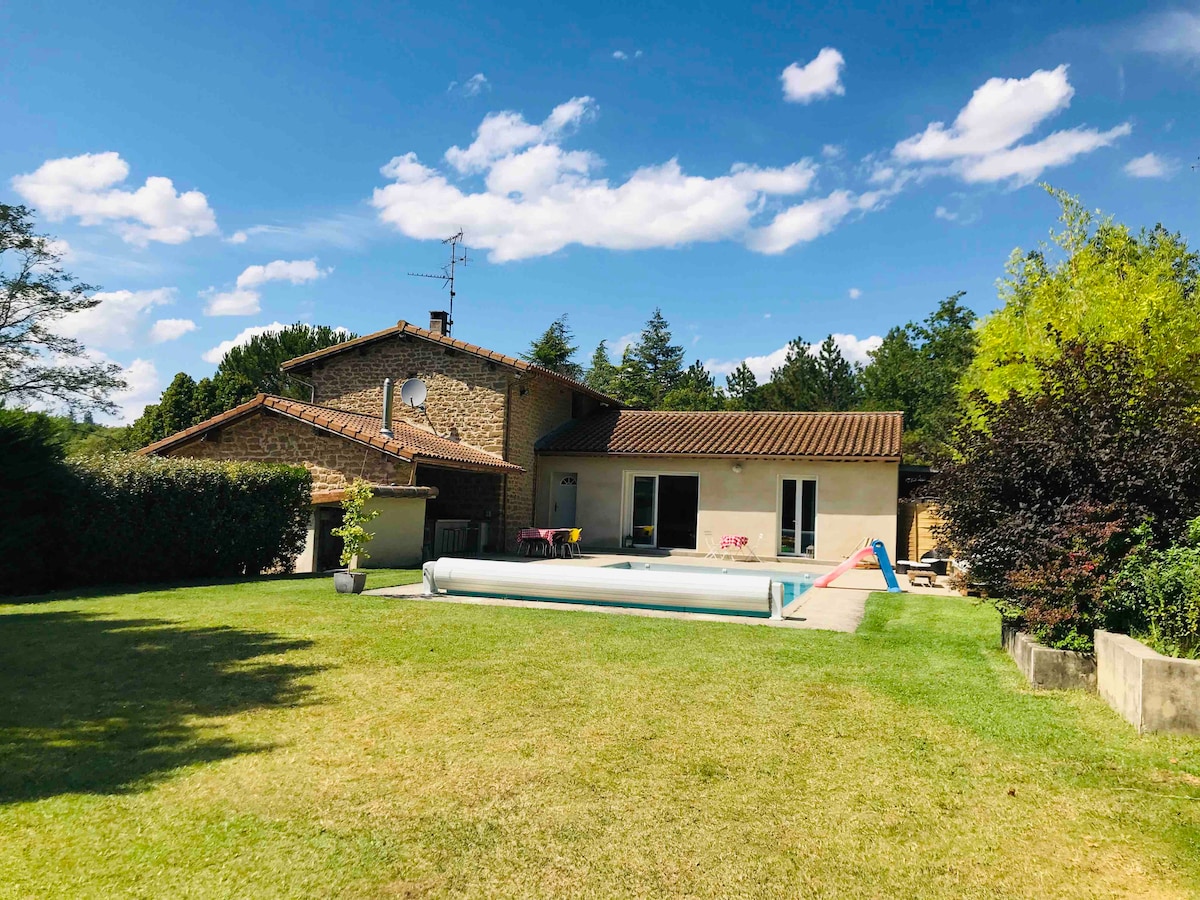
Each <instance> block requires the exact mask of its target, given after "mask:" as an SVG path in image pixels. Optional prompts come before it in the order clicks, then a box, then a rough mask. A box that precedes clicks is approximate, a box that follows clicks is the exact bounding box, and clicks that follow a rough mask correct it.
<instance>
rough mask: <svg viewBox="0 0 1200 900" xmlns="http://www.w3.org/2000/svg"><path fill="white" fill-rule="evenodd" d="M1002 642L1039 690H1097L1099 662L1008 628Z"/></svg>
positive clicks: (1002, 631)
mask: <svg viewBox="0 0 1200 900" xmlns="http://www.w3.org/2000/svg"><path fill="white" fill-rule="evenodd" d="M1000 642H1001V643H1002V644H1003V645H1004V649H1005V650H1007V651H1008V655H1009V656H1011V657H1012V658H1013V661H1014V662H1016V664H1017V668H1018V669H1020V670H1021V674H1022V675H1024V676H1025V678H1026V680H1027V681H1028V682H1029V683H1030V684H1031V685H1033V686H1034V687H1035V688H1042V689H1045V690H1054V691H1066V690H1080V691H1094V690H1096V661H1095V660H1094V659H1092V657H1090V656H1088V655H1086V654H1084V653H1076V652H1075V651H1074V650H1051V649H1050V648H1049V647H1043V646H1042V645H1041V644H1039V643H1038V642H1037V641H1035V640H1034V639H1033V638H1031V637H1030V636H1029V635H1027V634H1026V633H1025V632H1023V631H1018V630H1017V629H1016V628H1014V627H1012V626H1011V625H1005V626H1003V628H1002V629H1001V632H1000Z"/></svg>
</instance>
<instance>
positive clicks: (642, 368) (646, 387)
mask: <svg viewBox="0 0 1200 900" xmlns="http://www.w3.org/2000/svg"><path fill="white" fill-rule="evenodd" d="M614 386H615V388H616V391H615V393H614V394H613V396H615V397H616V398H617V399H618V400H620V401H621V402H622V403H625V404H627V405H629V406H632V407H633V408H634V409H653V408H655V406H656V403H657V397H656V395H655V391H654V384H653V382H651V380H650V376H649V373H648V372H647V371H646V364H645V363H644V362H642V358H641V357H640V356H639V355H638V353H637V351H636V350H635V349H634V347H633V345H632V344H631V345H630V346H628V347H626V348H625V352H624V353H622V354H621V365H620V366H619V367H618V369H617V377H616V381H615V383H614Z"/></svg>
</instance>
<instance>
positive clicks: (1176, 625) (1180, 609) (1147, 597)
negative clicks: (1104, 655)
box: [1111, 518, 1200, 658]
mask: <svg viewBox="0 0 1200 900" xmlns="http://www.w3.org/2000/svg"><path fill="white" fill-rule="evenodd" d="M1137 537H1138V539H1139V542H1138V544H1137V546H1136V547H1135V549H1134V550H1133V552H1132V553H1130V554H1129V556H1128V557H1127V558H1126V560H1125V564H1124V565H1123V566H1122V568H1121V571H1120V573H1118V575H1117V577H1116V579H1114V586H1113V589H1112V592H1111V593H1112V606H1113V608H1114V609H1116V610H1121V611H1123V612H1125V614H1126V616H1127V618H1128V623H1127V624H1128V625H1129V628H1128V630H1129V632H1130V633H1131V634H1134V635H1137V636H1139V637H1144V639H1145V640H1146V642H1147V643H1148V644H1150V646H1152V647H1153V648H1154V649H1156V650H1158V651H1159V652H1160V653H1165V654H1167V655H1168V656H1183V657H1188V658H1196V657H1198V656H1200V518H1197V519H1193V520H1192V521H1191V522H1189V523H1188V527H1187V531H1186V534H1185V536H1184V538H1183V540H1182V542H1181V543H1180V544H1178V545H1176V546H1173V547H1168V548H1166V549H1165V550H1154V549H1151V547H1150V541H1151V536H1150V534H1149V529H1148V528H1147V527H1145V526H1143V527H1141V528H1139V529H1138V530H1137Z"/></svg>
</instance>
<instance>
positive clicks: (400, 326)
mask: <svg viewBox="0 0 1200 900" xmlns="http://www.w3.org/2000/svg"><path fill="white" fill-rule="evenodd" d="M402 335H411V336H412V337H416V338H420V339H422V340H426V341H432V342H433V343H435V344H441V345H443V346H445V347H449V348H452V349H454V350H459V351H461V352H463V353H469V354H471V355H472V356H478V357H479V358H480V359H486V360H488V361H489V362H496V363H499V364H501V365H503V366H507V367H509V368H510V369H516V370H517V371H518V372H528V373H530V374H535V375H541V376H542V377H544V378H549V379H550V380H551V381H557V382H559V383H561V384H565V385H566V386H567V387H569V388H571V390H573V391H578V392H579V393H581V394H586V395H587V396H589V397H594V398H595V399H597V400H599V401H600V402H602V403H608V404H610V405H612V406H622V405H623V404H622V403H621V401H619V400H615V399H613V398H612V397H609V396H608V395H607V394H602V393H600V392H599V391H597V390H594V389H592V388H590V387H588V386H587V385H586V384H584V383H583V382H582V381H577V380H576V379H574V378H571V377H569V376H567V375H562V374H560V373H558V372H555V371H553V370H551V369H547V368H546V367H545V366H539V365H537V364H536V363H531V362H527V361H525V360H523V359H517V358H515V357H512V356H505V355H504V354H503V353H497V352H496V351H495V350H488V349H487V348H485V347H480V346H478V345H476V344H468V343H467V342H466V341H460V340H459V339H458V338H454V337H450V336H449V335H445V334H435V333H434V332H432V331H429V330H427V329H425V328H419V327H418V326H416V325H412V324H410V323H408V322H405V321H404V320H403V319H401V320H400V321H399V322H397V323H396V324H395V326H393V327H392V328H385V329H383V330H382V331H376V332H373V333H371V334H364V335H363V336H362V337H357V338H354V339H353V340H350V341H343V342H342V343H340V344H334V345H333V346H332V347H326V348H325V349H324V350H315V351H313V352H312V353H306V354H304V356H297V357H296V358H295V359H289V360H288V361H287V362H285V363H284V364H283V365H282V367H281V368H282V369H283V371H285V372H289V371H292V370H296V369H304V368H307V367H308V366H310V365H312V364H313V363H315V362H319V361H320V360H323V359H325V358H327V357H330V356H336V355H338V354H339V353H345V352H346V351H347V350H353V349H355V348H356V347H364V346H366V345H367V344H373V343H375V342H376V341H382V340H386V339H387V338H390V337H400V336H402Z"/></svg>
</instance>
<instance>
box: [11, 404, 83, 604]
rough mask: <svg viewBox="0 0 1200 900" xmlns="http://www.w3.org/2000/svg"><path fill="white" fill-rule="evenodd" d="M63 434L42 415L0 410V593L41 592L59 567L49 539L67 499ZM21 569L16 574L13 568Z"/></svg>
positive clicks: (52, 543)
mask: <svg viewBox="0 0 1200 900" xmlns="http://www.w3.org/2000/svg"><path fill="white" fill-rule="evenodd" d="M62 459H63V447H62V441H61V431H60V429H59V427H58V425H57V423H56V422H55V421H54V420H53V419H52V418H51V417H49V416H46V415H43V414H41V413H30V412H24V411H22V410H14V409H3V408H0V496H2V497H3V502H4V511H5V517H4V522H5V525H4V527H3V528H0V593H6V592H8V593H15V592H17V591H39V590H45V589H47V586H48V579H49V576H50V574H51V572H52V570H53V568H54V566H55V565H57V562H58V558H59V556H58V553H57V552H56V548H55V542H54V539H53V535H54V534H55V533H56V531H57V523H58V522H59V520H60V518H61V515H62V510H63V507H64V504H65V503H66V500H67V497H68V496H69V495H70V491H69V481H70V479H69V478H68V476H67V471H66V467H65V466H64V465H63V463H62ZM18 564H19V565H20V566H21V567H22V569H21V570H18V569H17V565H18Z"/></svg>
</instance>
